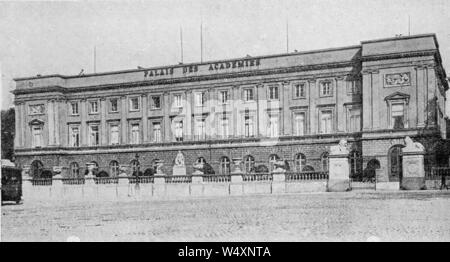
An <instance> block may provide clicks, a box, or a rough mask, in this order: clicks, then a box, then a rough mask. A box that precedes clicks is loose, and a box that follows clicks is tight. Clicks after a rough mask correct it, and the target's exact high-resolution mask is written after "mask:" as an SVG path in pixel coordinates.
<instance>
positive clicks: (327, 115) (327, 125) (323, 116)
mask: <svg viewBox="0 0 450 262" xmlns="http://www.w3.org/2000/svg"><path fill="white" fill-rule="evenodd" d="M332 119H333V112H332V111H331V110H324V111H321V112H320V133H322V134H330V133H331V132H332V126H333V125H332Z"/></svg>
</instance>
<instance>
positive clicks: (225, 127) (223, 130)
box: [219, 116, 230, 138]
mask: <svg viewBox="0 0 450 262" xmlns="http://www.w3.org/2000/svg"><path fill="white" fill-rule="evenodd" d="M229 122H230V121H229V119H228V118H227V117H226V116H225V117H222V118H220V120H219V125H220V126H219V132H220V136H221V137H222V138H227V137H228V136H229V130H230V123H229Z"/></svg>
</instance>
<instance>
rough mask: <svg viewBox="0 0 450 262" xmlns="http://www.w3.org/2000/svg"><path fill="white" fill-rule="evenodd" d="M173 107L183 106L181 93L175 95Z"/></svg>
mask: <svg viewBox="0 0 450 262" xmlns="http://www.w3.org/2000/svg"><path fill="white" fill-rule="evenodd" d="M173 107H183V104H182V99H181V94H176V95H173Z"/></svg>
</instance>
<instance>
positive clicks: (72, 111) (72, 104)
mask: <svg viewBox="0 0 450 262" xmlns="http://www.w3.org/2000/svg"><path fill="white" fill-rule="evenodd" d="M70 114H71V115H78V114H79V112H78V102H70Z"/></svg>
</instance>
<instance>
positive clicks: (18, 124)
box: [14, 102, 24, 148]
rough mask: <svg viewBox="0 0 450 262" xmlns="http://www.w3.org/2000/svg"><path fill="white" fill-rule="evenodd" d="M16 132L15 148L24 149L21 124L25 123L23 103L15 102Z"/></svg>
mask: <svg viewBox="0 0 450 262" xmlns="http://www.w3.org/2000/svg"><path fill="white" fill-rule="evenodd" d="M14 104H15V121H14V123H15V132H16V135H15V136H14V147H15V148H19V147H22V139H23V137H22V135H21V133H20V131H21V130H22V129H21V123H22V122H23V121H24V119H22V105H23V103H22V102H15V103H14Z"/></svg>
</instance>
